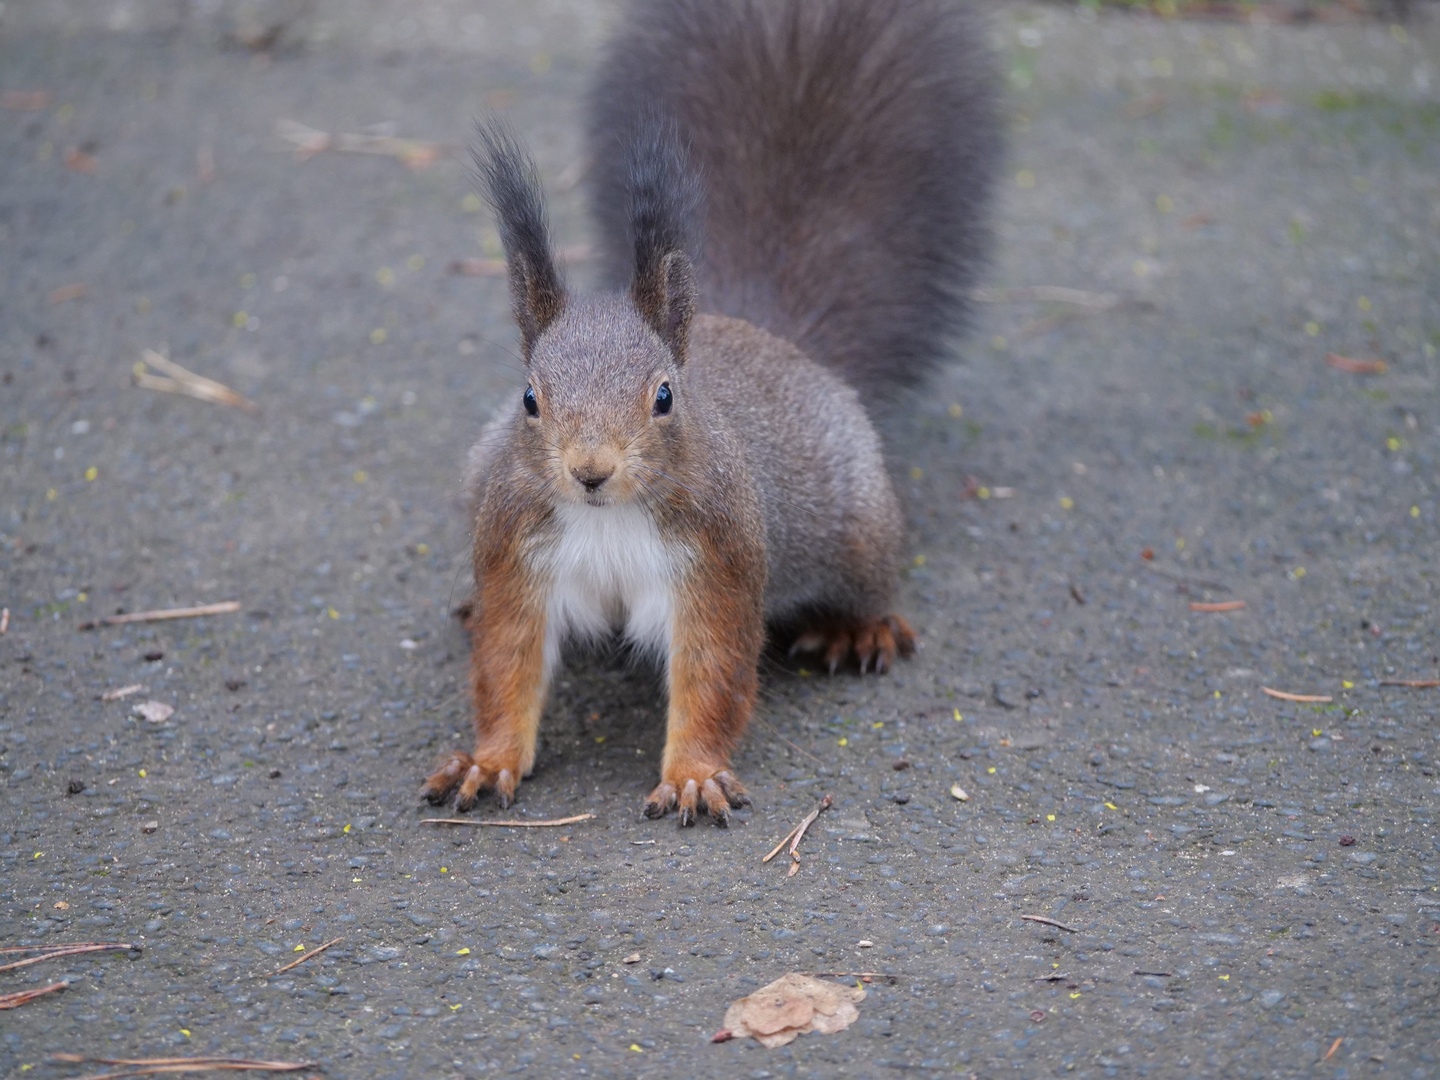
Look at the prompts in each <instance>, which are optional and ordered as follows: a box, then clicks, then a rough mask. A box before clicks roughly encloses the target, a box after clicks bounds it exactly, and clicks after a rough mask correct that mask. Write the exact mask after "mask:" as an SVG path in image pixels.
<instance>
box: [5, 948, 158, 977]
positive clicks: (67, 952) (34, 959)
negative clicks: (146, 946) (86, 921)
mask: <svg viewBox="0 0 1440 1080" xmlns="http://www.w3.org/2000/svg"><path fill="white" fill-rule="evenodd" d="M142 948H143V946H140V945H131V944H129V943H128V942H124V941H86V942H81V943H80V944H78V945H53V946H52V945H42V946H34V945H22V946H18V947H14V948H9V949H4V950H0V951H3V952H4V953H17V952H30V951H33V950H35V949H41V950H43V951H42V952H41V953H40V955H39V956H30V957H26V958H25V959H24V960H14V961H11V962H10V963H8V964H0V971H13V970H15V969H16V968H22V967H29V966H30V965H31V964H38V963H40V962H41V961H42V960H54V959H56V958H58V957H61V956H79V955H81V954H82V953H92V952H120V951H122V950H123V951H125V952H139V951H140V949H142Z"/></svg>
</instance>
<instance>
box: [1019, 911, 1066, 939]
mask: <svg viewBox="0 0 1440 1080" xmlns="http://www.w3.org/2000/svg"><path fill="white" fill-rule="evenodd" d="M1020 918H1022V919H1024V920H1025V921H1026V922H1038V923H1041V924H1043V925H1045V926H1053V927H1055V929H1056V930H1064V931H1065V932H1066V933H1067V934H1078V933H1079V932H1080V931H1079V930H1077V929H1075V927H1073V926H1066V925H1065V924H1064V923H1063V922H1056V921H1055V920H1054V919H1051V918H1048V917H1047V916H1044V915H1021V916H1020Z"/></svg>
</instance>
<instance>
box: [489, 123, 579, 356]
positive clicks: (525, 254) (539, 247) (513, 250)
mask: <svg viewBox="0 0 1440 1080" xmlns="http://www.w3.org/2000/svg"><path fill="white" fill-rule="evenodd" d="M477 134H478V136H479V142H478V143H477V144H476V146H475V148H474V150H473V156H474V158H475V167H476V169H477V170H478V171H479V177H478V178H479V181H480V185H481V188H482V190H483V191H484V194H485V196H486V198H487V199H488V201H489V203H490V206H491V208H492V209H493V210H494V211H495V218H496V223H497V224H498V225H499V226H500V242H501V243H502V244H504V245H505V261H506V263H507V264H508V267H509V275H510V300H511V304H512V306H513V307H514V310H515V321H516V322H517V323H519V324H520V348H521V351H522V352H523V354H524V356H525V361H526V363H529V361H530V350H531V348H532V347H533V346H534V344H535V341H536V339H538V338H539V337H540V335H541V334H543V333H544V332H545V329H546V328H547V327H548V326H549V325H550V324H551V323H552V322H554V321H555V319H556V318H557V317H558V316H559V314H560V312H561V310H562V309H563V308H564V307H565V286H564V284H563V283H562V282H561V281H560V274H559V272H558V271H557V270H556V269H555V257H554V255H553V254H552V251H551V247H550V228H549V225H548V224H547V223H546V220H545V202H544V199H543V198H542V197H541V194H540V175H539V171H538V170H537V169H536V168H535V163H534V162H533V161H532V160H530V156H529V155H528V154H526V153H525V151H524V150H522V149H521V148H520V144H519V143H518V142H516V140H515V137H514V135H512V134H511V133H510V131H509V129H508V128H506V127H505V126H504V125H503V124H501V123H500V122H499V121H496V120H492V121H488V122H486V123H482V124H480V125H479V127H478V131H477Z"/></svg>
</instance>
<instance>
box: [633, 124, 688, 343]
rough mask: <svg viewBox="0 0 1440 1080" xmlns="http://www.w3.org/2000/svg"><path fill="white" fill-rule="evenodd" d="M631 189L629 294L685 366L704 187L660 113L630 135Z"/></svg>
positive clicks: (674, 131)
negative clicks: (692, 255)
mask: <svg viewBox="0 0 1440 1080" xmlns="http://www.w3.org/2000/svg"><path fill="white" fill-rule="evenodd" d="M629 150H630V153H629V175H628V177H627V181H628V183H627V188H628V194H629V197H630V207H629V210H630V233H631V236H632V238H633V241H634V244H635V276H634V278H633V280H632V282H631V285H630V296H631V298H632V299H633V300H634V301H635V306H636V308H637V309H638V310H639V312H640V315H641V317H642V318H643V319H644V320H645V321H646V322H647V323H649V324H650V327H651V329H653V330H654V331H655V332H656V333H657V334H659V335H660V339H661V340H662V341H664V342H665V344H666V345H668V346H669V347H670V350H671V352H672V353H673V354H674V356H675V360H676V362H677V363H682V364H683V363H684V362H685V351H686V347H687V344H688V341H689V333H690V318H691V316H692V315H693V314H694V312H695V302H696V287H695V270H694V267H693V265H692V263H691V259H690V254H689V252H690V250H691V249H692V248H693V247H694V241H695V235H694V234H695V232H696V220H695V219H696V217H697V216H698V214H699V204H700V184H699V181H698V180H697V179H696V178H695V174H694V173H693V172H691V170H690V164H689V160H688V155H687V153H686V151H685V146H684V144H683V143H682V141H681V139H680V132H679V128H678V127H677V126H676V124H675V121H674V120H673V119H672V118H670V117H668V116H666V115H664V114H662V113H659V112H647V113H645V114H644V115H643V116H641V118H640V121H639V123H638V124H637V125H636V127H635V130H634V131H633V132H632V133H631V141H630V147H629Z"/></svg>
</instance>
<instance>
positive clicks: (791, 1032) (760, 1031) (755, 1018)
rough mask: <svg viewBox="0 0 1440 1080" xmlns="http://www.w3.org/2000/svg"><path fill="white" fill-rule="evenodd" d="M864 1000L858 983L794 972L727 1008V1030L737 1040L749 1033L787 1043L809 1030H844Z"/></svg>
mask: <svg viewBox="0 0 1440 1080" xmlns="http://www.w3.org/2000/svg"><path fill="white" fill-rule="evenodd" d="M864 1000H865V991H864V990H863V989H861V988H860V987H858V986H855V987H851V986H841V985H839V984H838V983H832V982H824V981H822V980H820V979H814V978H811V977H810V976H808V975H800V974H797V973H795V972H791V973H790V974H788V975H782V976H781V977H780V978H778V979H776V980H775V981H774V982H773V983H771V984H770V985H769V986H766V987H764V988H762V989H760V990H757V991H755V993H753V994H750V995H749V996H748V997H743V998H740V999H739V1000H738V1001H736V1002H735V1003H734V1004H732V1005H731V1006H730V1008H729V1009H727V1010H726V1011H725V1030H727V1031H728V1032H730V1034H731V1036H732V1037H734V1038H737V1039H739V1038H744V1037H745V1036H747V1035H748V1036H750V1037H752V1038H753V1039H755V1040H756V1041H757V1042H759V1043H760V1044H761V1045H762V1046H767V1047H771V1048H774V1047H776V1046H784V1045H785V1044H786V1043H788V1042H791V1041H793V1040H794V1039H795V1037H796V1036H797V1035H801V1034H804V1033H805V1032H807V1031H818V1032H821V1033H823V1034H826V1035H833V1034H834V1033H835V1032H837V1031H843V1030H844V1029H845V1028H847V1027H849V1026H850V1025H851V1024H853V1023H854V1022H855V1021H856V1020H857V1019H859V1016H860V1010H858V1009H857V1008H856V1007H855V1006H856V1004H857V1003H858V1002H861V1001H864Z"/></svg>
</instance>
